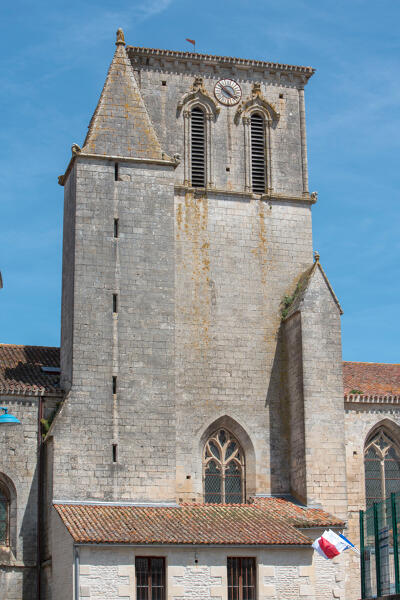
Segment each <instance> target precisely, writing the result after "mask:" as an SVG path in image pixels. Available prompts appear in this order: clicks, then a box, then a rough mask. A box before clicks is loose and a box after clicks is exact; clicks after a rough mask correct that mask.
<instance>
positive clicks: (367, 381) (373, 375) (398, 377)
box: [343, 361, 400, 396]
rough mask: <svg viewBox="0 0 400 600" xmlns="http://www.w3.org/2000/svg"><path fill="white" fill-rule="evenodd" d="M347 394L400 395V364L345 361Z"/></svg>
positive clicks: (344, 380)
mask: <svg viewBox="0 0 400 600" xmlns="http://www.w3.org/2000/svg"><path fill="white" fill-rule="evenodd" d="M343 386H344V393H345V396H348V395H350V394H351V395H355V396H374V395H378V396H382V395H384V396H400V364H399V363H394V364H389V363H367V362H348V361H345V362H344V363H343Z"/></svg>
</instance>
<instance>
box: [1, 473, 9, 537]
mask: <svg viewBox="0 0 400 600" xmlns="http://www.w3.org/2000/svg"><path fill="white" fill-rule="evenodd" d="M9 519H10V496H9V493H8V490H7V489H6V488H5V486H4V485H2V484H1V483H0V546H8V544H9Z"/></svg>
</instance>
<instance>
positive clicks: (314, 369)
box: [301, 268, 347, 518]
mask: <svg viewBox="0 0 400 600" xmlns="http://www.w3.org/2000/svg"><path fill="white" fill-rule="evenodd" d="M301 329H302V352H303V373H304V377H303V382H304V383H303V385H304V423H305V426H304V427H305V451H306V482H307V502H317V503H321V504H322V506H323V508H324V509H325V510H327V511H328V512H331V513H332V514H334V515H337V516H339V517H342V518H346V517H347V493H346V458H345V438H344V422H343V421H344V414H343V375H342V346H341V332H340V313H339V309H338V307H337V305H336V303H335V301H334V299H333V296H332V295H331V292H330V290H329V288H328V285H327V283H326V282H325V280H324V277H323V275H322V272H321V271H320V269H319V268H316V269H315V271H314V275H313V276H312V278H311V281H310V283H309V285H308V288H307V291H306V293H305V297H304V300H303V303H302V306H301Z"/></svg>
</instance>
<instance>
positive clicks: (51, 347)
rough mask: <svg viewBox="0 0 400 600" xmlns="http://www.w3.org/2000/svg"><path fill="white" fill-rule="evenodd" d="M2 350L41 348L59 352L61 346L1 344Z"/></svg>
mask: <svg viewBox="0 0 400 600" xmlns="http://www.w3.org/2000/svg"><path fill="white" fill-rule="evenodd" d="M0 347H1V348H5V347H8V348H41V349H42V350H59V349H60V346H37V345H36V344H6V343H3V342H0Z"/></svg>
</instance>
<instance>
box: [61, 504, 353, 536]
mask: <svg viewBox="0 0 400 600" xmlns="http://www.w3.org/2000/svg"><path fill="white" fill-rule="evenodd" d="M285 502H286V503H288V501H287V500H281V502H280V503H279V510H276V511H274V510H273V508H272V505H273V502H271V504H270V505H268V503H265V504H266V505H268V506H267V507H264V502H261V503H258V502H256V503H254V504H238V505H232V504H231V505H227V504H220V505H218V504H181V505H180V506H176V507H154V506H118V505H107V506H104V505H95V504H93V505H82V504H55V505H54V506H55V509H56V510H57V512H58V514H59V515H60V517H61V519H62V520H63V522H64V524H65V526H66V528H67V530H68V531H69V533H70V534H71V536H72V537H73V539H74V541H75V542H79V543H94V544H99V543H119V544H212V545H218V544H227V545H239V544H240V545H242V544H245V545H282V544H283V545H309V544H311V540H310V538H308V537H307V536H306V535H304V533H302V532H301V531H298V530H297V529H296V527H295V525H294V521H295V520H296V518H293V517H288V515H287V514H285V510H286V509H284V508H282V506H281V504H284V503H285ZM289 504H290V503H289ZM277 506H278V505H277ZM291 510H294V509H289V508H288V509H287V511H288V513H289V512H290V511H291ZM300 510H301V509H300ZM312 510H313V509H308V510H307V511H305V512H306V513H307V521H308V522H309V521H310V518H309V517H310V513H311V512H312ZM294 512H296V510H294ZM318 512H321V513H322V511H318ZM323 514H324V518H323V521H324V522H321V523H320V521H319V517H317V516H316V515H315V518H314V519H311V520H313V522H314V526H315V527H317V526H318V525H320V526H322V527H325V525H327V524H332V525H333V524H334V523H335V524H338V525H342V526H343V523H342V522H340V521H338V519H336V518H335V517H331V516H330V515H327V513H323ZM300 521H301V519H300ZM325 521H326V522H325ZM328 522H329V523H328ZM297 526H301V525H297Z"/></svg>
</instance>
